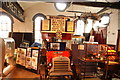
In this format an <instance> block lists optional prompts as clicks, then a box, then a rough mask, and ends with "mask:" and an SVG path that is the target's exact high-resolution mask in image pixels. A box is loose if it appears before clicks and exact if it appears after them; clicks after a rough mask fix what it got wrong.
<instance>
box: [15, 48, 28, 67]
mask: <svg viewBox="0 0 120 80" xmlns="http://www.w3.org/2000/svg"><path fill="white" fill-rule="evenodd" d="M25 59H26V49H24V48H18V49H17V59H16V63H18V64H20V65H22V66H25Z"/></svg>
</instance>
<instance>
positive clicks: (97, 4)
mask: <svg viewBox="0 0 120 80" xmlns="http://www.w3.org/2000/svg"><path fill="white" fill-rule="evenodd" d="M73 4H76V5H85V6H92V7H110V8H115V9H120V2H111V3H110V2H107V3H105V2H73Z"/></svg>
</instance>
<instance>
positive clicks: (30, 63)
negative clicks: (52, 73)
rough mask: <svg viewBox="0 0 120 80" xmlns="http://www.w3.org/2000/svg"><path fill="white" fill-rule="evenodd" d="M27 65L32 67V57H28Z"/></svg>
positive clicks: (29, 67)
mask: <svg viewBox="0 0 120 80" xmlns="http://www.w3.org/2000/svg"><path fill="white" fill-rule="evenodd" d="M25 67H26V68H28V69H31V67H32V58H31V57H26V64H25Z"/></svg>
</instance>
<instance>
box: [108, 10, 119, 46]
mask: <svg viewBox="0 0 120 80" xmlns="http://www.w3.org/2000/svg"><path fill="white" fill-rule="evenodd" d="M111 11H112V14H110V24H109V26H108V27H107V44H113V45H116V43H117V35H118V10H116V9H112V10H110V11H109V12H111Z"/></svg>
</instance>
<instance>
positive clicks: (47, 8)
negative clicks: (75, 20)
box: [13, 2, 101, 32]
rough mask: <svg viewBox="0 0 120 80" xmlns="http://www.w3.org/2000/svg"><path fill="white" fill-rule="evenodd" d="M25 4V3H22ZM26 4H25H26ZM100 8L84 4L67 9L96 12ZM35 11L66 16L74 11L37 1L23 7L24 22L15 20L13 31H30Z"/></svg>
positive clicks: (71, 14)
mask: <svg viewBox="0 0 120 80" xmlns="http://www.w3.org/2000/svg"><path fill="white" fill-rule="evenodd" d="M24 5H25V4H24ZM26 5H27V4H26ZM100 9H101V8H93V7H85V6H78V5H74V6H72V5H71V6H70V7H69V8H68V9H67V10H77V11H84V12H86V11H87V12H90V11H92V12H96V11H99V10H100ZM37 13H43V14H44V15H66V16H74V13H70V12H59V11H57V10H56V9H55V7H54V4H53V3H43V2H41V3H40V2H38V3H37V4H35V5H32V6H31V7H29V8H27V9H25V12H24V15H25V22H24V23H21V22H19V21H16V20H15V23H14V29H13V31H14V32H32V31H33V22H32V18H33V16H34V15H35V14H37Z"/></svg>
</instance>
